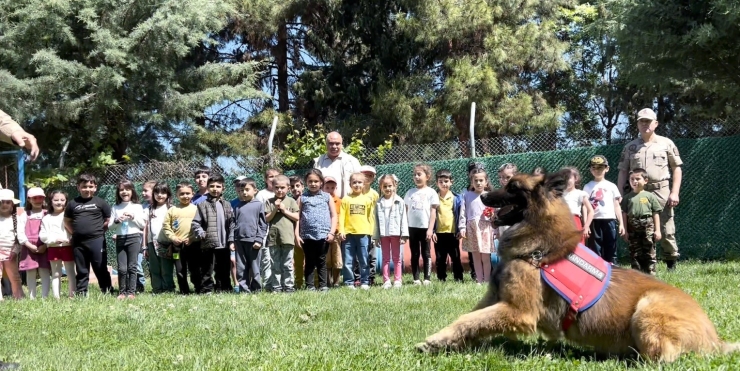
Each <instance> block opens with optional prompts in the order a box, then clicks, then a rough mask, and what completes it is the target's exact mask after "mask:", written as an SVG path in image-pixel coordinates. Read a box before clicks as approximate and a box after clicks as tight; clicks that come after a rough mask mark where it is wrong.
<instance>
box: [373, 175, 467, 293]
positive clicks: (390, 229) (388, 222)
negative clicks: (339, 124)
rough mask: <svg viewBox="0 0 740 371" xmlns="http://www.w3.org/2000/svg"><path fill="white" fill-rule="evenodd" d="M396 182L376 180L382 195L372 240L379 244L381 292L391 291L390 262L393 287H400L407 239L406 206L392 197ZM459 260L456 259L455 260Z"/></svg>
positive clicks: (390, 177)
mask: <svg viewBox="0 0 740 371" xmlns="http://www.w3.org/2000/svg"><path fill="white" fill-rule="evenodd" d="M397 188H398V178H397V177H396V176H395V175H393V174H390V175H383V176H382V177H380V189H381V191H382V192H383V198H381V199H380V200H379V201H378V203H377V205H376V207H375V210H376V213H375V233H374V238H375V240H376V241H380V248H381V251H382V255H383V266H382V267H383V268H382V269H383V288H384V289H389V288H391V280H390V263H391V259H393V263H394V269H393V277H394V282H393V287H401V285H402V283H401V274H402V273H403V259H401V246H403V245H404V244H405V243H406V240H407V239H408V237H409V222H408V218H407V216H406V206H405V204H404V201H403V199H402V198H401V197H399V196H398V195H397V194H396V189H397ZM458 258H459V256H458Z"/></svg>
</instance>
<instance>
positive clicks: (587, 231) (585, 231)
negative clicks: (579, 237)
mask: <svg viewBox="0 0 740 371" xmlns="http://www.w3.org/2000/svg"><path fill="white" fill-rule="evenodd" d="M590 236H591V228H583V238H584V239H588V238H589V237H590Z"/></svg>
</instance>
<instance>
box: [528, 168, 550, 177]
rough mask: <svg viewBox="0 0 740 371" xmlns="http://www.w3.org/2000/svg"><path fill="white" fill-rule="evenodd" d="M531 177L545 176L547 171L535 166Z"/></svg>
mask: <svg viewBox="0 0 740 371" xmlns="http://www.w3.org/2000/svg"><path fill="white" fill-rule="evenodd" d="M532 175H542V176H546V175H547V169H545V168H544V167H542V166H537V167H536V168H534V170H532Z"/></svg>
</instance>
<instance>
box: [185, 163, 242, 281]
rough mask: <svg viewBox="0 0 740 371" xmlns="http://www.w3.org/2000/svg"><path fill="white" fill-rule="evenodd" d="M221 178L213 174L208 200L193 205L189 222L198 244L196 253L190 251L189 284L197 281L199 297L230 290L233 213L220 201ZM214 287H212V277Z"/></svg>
mask: <svg viewBox="0 0 740 371" xmlns="http://www.w3.org/2000/svg"><path fill="white" fill-rule="evenodd" d="M223 193H224V177H223V176H221V175H219V174H214V175H212V176H210V177H209V178H208V193H207V195H208V197H207V199H206V200H205V201H202V202H201V203H199V204H198V205H197V207H198V211H197V212H196V213H195V217H194V218H193V222H192V227H191V228H192V230H193V234H194V235H195V236H197V237H198V239H199V240H200V244H201V245H200V251H191V252H192V253H193V254H192V255H190V258H191V261H190V262H188V265H189V266H192V271H193V276H194V277H193V280H196V281H197V279H198V278H199V279H200V282H201V285H200V290H199V292H198V293H199V294H210V293H212V292H213V291H214V289H215V291H217V292H230V291H232V290H233V287H232V286H231V279H230V278H229V268H230V266H231V261H230V259H229V257H230V255H231V254H230V251H233V250H234V249H235V248H234V211H233V210H232V209H231V204H230V203H229V202H228V201H226V200H224V198H223ZM214 274H215V276H216V277H215V279H216V285H215V287H214V282H213V281H214V279H213V277H212V276H213V275H214Z"/></svg>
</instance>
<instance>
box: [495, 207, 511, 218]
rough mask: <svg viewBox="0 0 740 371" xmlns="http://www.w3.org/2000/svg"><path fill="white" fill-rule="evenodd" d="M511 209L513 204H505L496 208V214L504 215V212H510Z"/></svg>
mask: <svg viewBox="0 0 740 371" xmlns="http://www.w3.org/2000/svg"><path fill="white" fill-rule="evenodd" d="M512 210H514V205H506V206H504V207H502V208H500V209H498V212H497V213H496V215H498V216H502V215H506V214H508V213H510V212H511V211H512Z"/></svg>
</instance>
